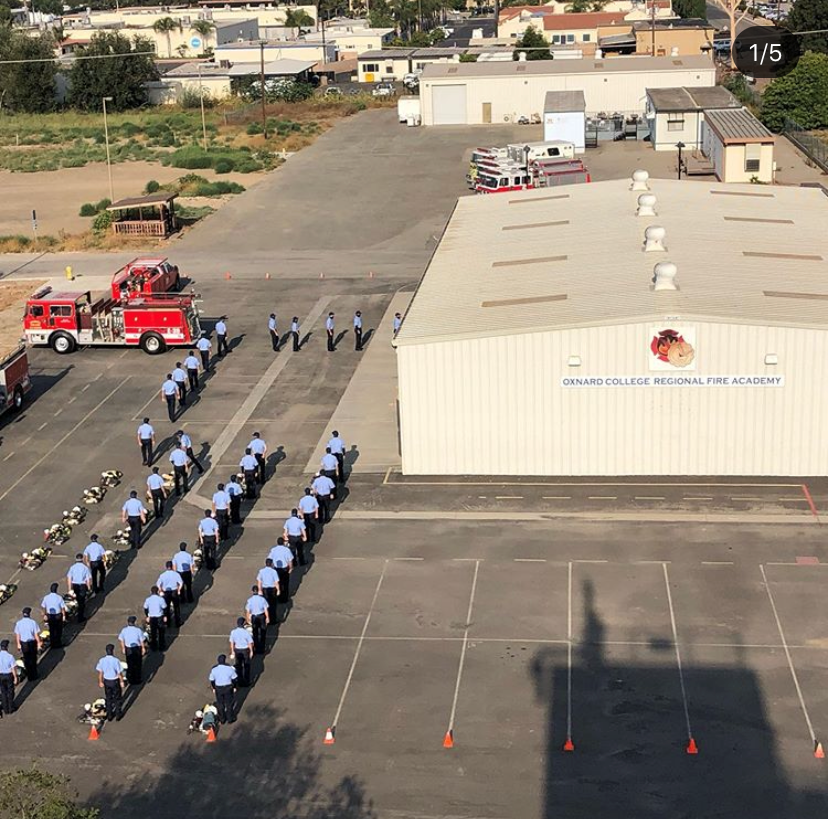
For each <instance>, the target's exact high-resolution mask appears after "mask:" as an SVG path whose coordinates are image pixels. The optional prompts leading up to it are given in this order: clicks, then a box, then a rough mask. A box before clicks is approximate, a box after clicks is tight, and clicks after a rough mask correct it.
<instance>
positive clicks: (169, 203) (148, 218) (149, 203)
mask: <svg viewBox="0 0 828 819" xmlns="http://www.w3.org/2000/svg"><path fill="white" fill-rule="evenodd" d="M177 198H178V194H175V193H151V194H149V195H147V196H133V197H130V198H127V199H119V200H118V201H117V202H113V203H112V204H111V205H110V206H109V207H108V208H107V210H108V211H109V212H110V213H112V215H113V221H112V230H113V232H114V233H116V234H120V235H123V236H158V237H160V238H162V239H166V238H167V236H169V235H170V234H171V233H175V231H176V230H178V219H177V218H176V215H175V200H176V199H177Z"/></svg>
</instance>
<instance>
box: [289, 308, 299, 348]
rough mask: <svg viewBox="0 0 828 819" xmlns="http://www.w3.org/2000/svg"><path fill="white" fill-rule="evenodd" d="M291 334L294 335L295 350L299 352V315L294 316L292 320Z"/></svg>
mask: <svg viewBox="0 0 828 819" xmlns="http://www.w3.org/2000/svg"><path fill="white" fill-rule="evenodd" d="M290 334H291V336H292V337H293V352H294V353H298V352H299V316H294V317H293V318H292V319H291V322H290Z"/></svg>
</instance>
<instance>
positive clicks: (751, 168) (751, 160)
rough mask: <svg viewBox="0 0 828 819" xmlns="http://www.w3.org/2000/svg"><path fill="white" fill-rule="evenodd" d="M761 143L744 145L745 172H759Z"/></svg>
mask: <svg viewBox="0 0 828 819" xmlns="http://www.w3.org/2000/svg"><path fill="white" fill-rule="evenodd" d="M761 158H762V146H761V145H745V173H759V165H760V160H761Z"/></svg>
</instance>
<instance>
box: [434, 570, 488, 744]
mask: <svg viewBox="0 0 828 819" xmlns="http://www.w3.org/2000/svg"><path fill="white" fill-rule="evenodd" d="M479 571H480V561H479V560H476V561H475V563H474V577H472V587H471V594H470V595H469V608H468V610H467V611H466V629H465V631H464V632H463V647H462V648H461V649H460V663H459V664H458V666H457V680H456V681H455V683H454V698H453V699H452V702H451V714H450V715H449V721H448V728H446V735H445V739H444V741H443V742H444V745H447V743H449V742H451V743H452V744H453V741H454V721H455V717H456V716H457V700H458V698H459V697H460V683H461V682H462V680H463V666H464V665H465V662H466V649H467V648H468V645H469V628H471V618H472V611H473V610H474V595H475V592H476V591H477V574H478V572H479ZM447 747H450V746H448V745H447Z"/></svg>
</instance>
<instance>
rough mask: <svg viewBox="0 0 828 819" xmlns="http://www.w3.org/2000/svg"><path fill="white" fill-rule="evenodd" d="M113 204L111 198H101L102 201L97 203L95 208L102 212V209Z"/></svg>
mask: <svg viewBox="0 0 828 819" xmlns="http://www.w3.org/2000/svg"><path fill="white" fill-rule="evenodd" d="M111 204H112V200H111V199H106V198H104V199H101V201H100V202H98V203H97V204H96V205H95V210H96V211H98V213H100V212H101V211H103V210H106V209H107V208H108V207H109V206H110V205H111Z"/></svg>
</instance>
